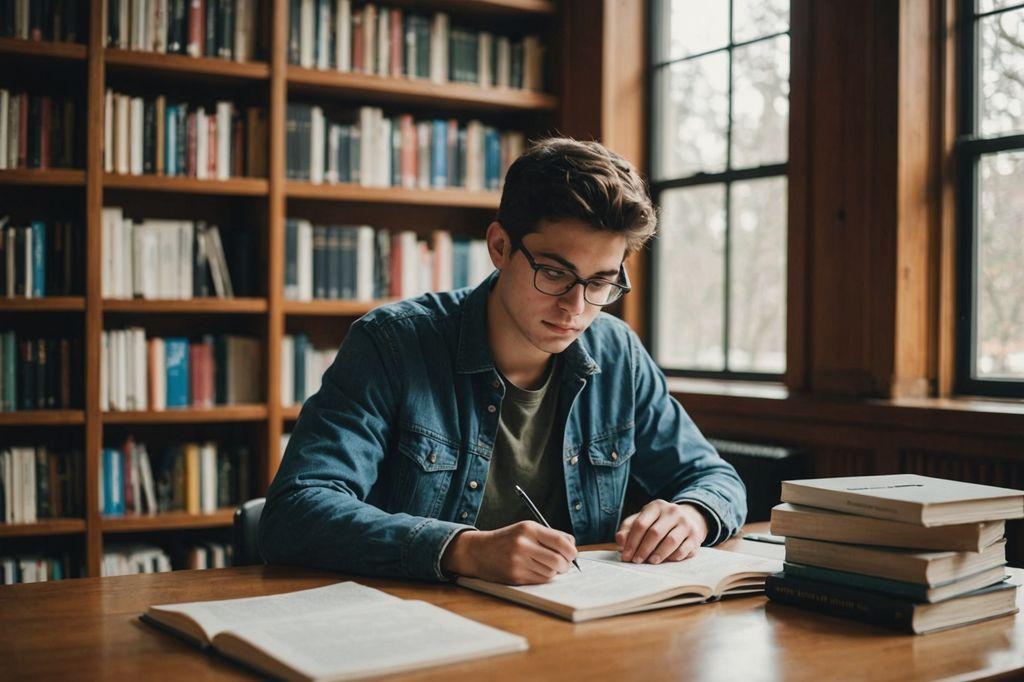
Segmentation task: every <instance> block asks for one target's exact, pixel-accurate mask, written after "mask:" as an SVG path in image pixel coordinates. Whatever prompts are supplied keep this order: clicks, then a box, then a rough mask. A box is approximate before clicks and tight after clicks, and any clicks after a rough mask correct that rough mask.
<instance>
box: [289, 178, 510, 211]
mask: <svg viewBox="0 0 1024 682" xmlns="http://www.w3.org/2000/svg"><path fill="white" fill-rule="evenodd" d="M285 193H286V194H287V195H288V198H290V199H318V200H321V201H351V202H358V203H368V204H392V205H396V204H397V205H404V206H445V207H449V208H483V209H489V210H497V209H498V204H499V203H500V202H501V194H500V193H499V192H474V191H470V190H466V189H405V188H403V187H363V186H362V185H350V184H338V185H314V184H312V183H309V182H299V181H295V180H291V181H288V182H287V183H286V185H285Z"/></svg>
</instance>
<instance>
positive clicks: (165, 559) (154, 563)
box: [100, 543, 171, 578]
mask: <svg viewBox="0 0 1024 682" xmlns="http://www.w3.org/2000/svg"><path fill="white" fill-rule="evenodd" d="M170 570H171V557H170V556H168V554H167V552H165V551H164V550H163V549H161V548H160V547H157V546H156V545H153V544H149V543H111V544H109V545H106V546H105V547H104V548H103V560H102V562H101V563H100V575H101V576H102V577H104V578H106V577H109V576H117V575H137V574H139V573H166V572H167V571H170Z"/></svg>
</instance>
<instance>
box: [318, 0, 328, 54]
mask: <svg viewBox="0 0 1024 682" xmlns="http://www.w3.org/2000/svg"><path fill="white" fill-rule="evenodd" d="M317 7H318V9H319V15H320V16H319V17H318V18H317V22H316V28H317V32H316V48H317V49H316V68H318V69H321V70H322V69H326V68H328V67H329V66H330V63H331V62H330V54H329V53H328V52H327V47H328V46H329V45H330V44H331V5H330V3H328V2H327V1H326V0H317Z"/></svg>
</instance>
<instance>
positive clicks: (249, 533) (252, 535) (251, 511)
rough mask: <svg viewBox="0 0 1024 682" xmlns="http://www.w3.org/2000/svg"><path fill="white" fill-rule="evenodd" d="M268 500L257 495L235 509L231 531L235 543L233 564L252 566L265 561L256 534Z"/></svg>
mask: <svg viewBox="0 0 1024 682" xmlns="http://www.w3.org/2000/svg"><path fill="white" fill-rule="evenodd" d="M266 501H267V498H265V497H257V498H256V499H253V500H249V501H248V502H243V503H242V504H240V505H239V506H238V508H237V509H235V517H234V521H233V526H232V533H231V535H232V538H231V539H232V544H233V545H234V554H233V558H232V560H231V565H232V566H252V565H253V564H262V563H263V557H261V556H260V552H259V549H258V548H257V547H256V534H257V532H258V530H259V525H260V516H261V515H262V514H263V505H264V504H265V503H266Z"/></svg>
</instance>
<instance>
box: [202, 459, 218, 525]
mask: <svg viewBox="0 0 1024 682" xmlns="http://www.w3.org/2000/svg"><path fill="white" fill-rule="evenodd" d="M199 460H200V475H199V500H200V507H199V509H200V511H201V512H202V513H204V514H212V513H213V512H215V511H217V446H215V445H214V444H213V443H203V444H202V445H201V446H200V448H199Z"/></svg>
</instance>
